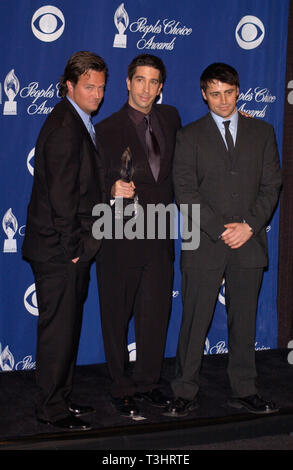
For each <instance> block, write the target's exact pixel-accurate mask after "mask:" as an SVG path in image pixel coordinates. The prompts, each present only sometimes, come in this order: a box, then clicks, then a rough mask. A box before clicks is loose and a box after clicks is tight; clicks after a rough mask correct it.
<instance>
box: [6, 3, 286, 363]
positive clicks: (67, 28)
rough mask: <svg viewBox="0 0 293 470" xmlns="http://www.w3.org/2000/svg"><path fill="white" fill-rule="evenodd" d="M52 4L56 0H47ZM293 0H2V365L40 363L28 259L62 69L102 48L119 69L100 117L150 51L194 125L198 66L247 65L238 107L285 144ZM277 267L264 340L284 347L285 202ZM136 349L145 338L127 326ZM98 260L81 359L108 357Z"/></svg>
mask: <svg viewBox="0 0 293 470" xmlns="http://www.w3.org/2000/svg"><path fill="white" fill-rule="evenodd" d="M49 2H50V0H49ZM288 2H289V0H282V1H280V0H237V1H234V2H231V1H230V0H222V1H221V2H218V0H210V1H209V2H204V1H203V0H180V1H176V0H148V1H147V2H146V1H145V0H125V2H124V3H121V1H120V0H87V1H86V3H85V2H84V0H75V1H72V0H54V1H52V2H50V3H49V4H48V2H44V1H40V0H10V1H4V0H1V1H0V23H1V33H0V37H1V44H0V51H1V69H0V120H1V126H0V138H1V172H0V220H2V229H1V230H0V274H1V282H0V370H7V371H8V370H19V369H28V368H34V366H35V339H36V326H37V315H38V309H37V302H36V296H35V288H34V279H33V276H32V272H31V270H30V267H29V265H28V264H27V263H25V262H24V261H23V260H22V258H21V245H22V241H23V236H24V232H25V223H26V210H27V204H28V201H29V197H30V192H31V187H32V181H33V169H34V146H35V142H36V139H37V136H38V134H39V131H40V128H41V126H42V124H43V122H44V120H45V119H46V116H47V115H48V114H49V113H50V111H51V109H52V108H53V106H54V105H55V104H56V103H57V102H58V100H59V95H58V85H57V84H58V79H59V77H60V75H61V74H62V73H63V70H64V66H65V63H66V61H67V59H68V58H69V56H70V55H71V54H72V53H73V52H75V51H77V50H91V51H94V52H96V53H98V54H99V55H101V56H102V57H103V58H104V59H105V60H106V62H107V65H108V67H109V80H108V84H107V88H106V93H105V100H104V103H103V105H102V107H101V109H100V111H99V113H98V115H97V116H96V118H95V119H96V121H99V120H101V119H102V118H104V117H106V116H108V115H110V114H111V113H112V112H114V111H116V110H117V109H118V108H120V107H121V106H122V105H123V104H124V102H125V101H126V100H127V90H126V84H125V79H126V74H127V66H128V63H129V62H130V61H131V60H132V58H133V57H135V56H136V55H138V54H140V53H144V52H147V53H152V54H157V55H158V56H160V57H161V58H162V59H163V61H164V62H165V65H166V68H167V81H166V84H165V86H164V89H163V93H162V96H161V100H162V102H164V103H168V104H172V105H174V106H176V107H177V108H178V110H179V112H180V115H181V118H182V123H183V124H187V123H189V122H190V121H192V120H195V119H197V118H198V117H200V116H201V115H203V114H204V113H206V112H207V108H206V105H205V104H204V103H203V101H202V99H201V94H200V89H199V76H200V74H201V72H202V70H203V69H204V68H205V67H206V66H207V65H209V64H210V63H211V62H215V61H223V62H227V63H229V64H231V65H233V66H234V67H235V68H236V69H237V70H238V71H239V75H240V89H241V90H240V91H241V94H240V97H239V108H241V109H243V110H244V111H246V112H248V113H250V114H252V115H253V116H254V117H257V118H260V119H265V120H267V121H269V122H270V123H272V124H273V125H274V127H275V131H276V135H277V140H278V144H279V149H280V153H281V142H282V129H283V102H284V80H285V68H286V42H287V23H288V7H289V5H288ZM267 234H268V239H269V251H270V253H269V255H270V265H269V269H268V271H266V273H265V276H264V281H263V286H262V290H261V294H260V299H259V309H258V317H257V337H256V348H257V349H262V348H274V347H276V345H277V334H278V332H277V311H276V292H277V260H278V252H277V251H278V210H277V211H276V213H275V215H274V217H273V219H272V221H271V222H270V223H269V225H268V227H267ZM179 253H180V242H179V241H177V242H176V261H175V281H174V290H173V309H172V315H171V320H170V327H169V333H168V339H167V345H166V356H174V355H175V353H176V345H177V338H178V331H179V327H180V321H181V293H180V271H179ZM129 349H130V357H131V359H134V358H135V338H134V335H133V328H132V325H131V329H130V334H129ZM226 351H227V335H226V311H225V284H224V283H223V286H222V288H221V291H220V293H219V299H218V303H217V306H216V311H215V316H214V320H213V323H212V326H211V329H210V331H209V334H208V337H207V341H206V349H205V353H206V354H214V353H222V352H226ZM104 361H105V357H104V348H103V340H102V335H101V329H100V317H99V305H98V294H97V285H96V278H95V270H94V268H93V269H92V276H91V284H90V291H89V297H88V300H87V302H86V306H85V312H84V323H83V329H82V336H81V342H80V348H79V355H78V364H90V363H99V362H104Z"/></svg>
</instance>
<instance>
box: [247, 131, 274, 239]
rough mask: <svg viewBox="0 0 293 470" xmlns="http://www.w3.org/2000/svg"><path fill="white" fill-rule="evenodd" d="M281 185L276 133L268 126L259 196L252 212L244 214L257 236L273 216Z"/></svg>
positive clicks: (251, 209)
mask: <svg viewBox="0 0 293 470" xmlns="http://www.w3.org/2000/svg"><path fill="white" fill-rule="evenodd" d="M281 183H282V180H281V169H280V162H279V154H278V148H277V143H276V137H275V132H274V129H273V127H272V126H268V135H267V138H266V143H265V147H264V152H263V165H262V175H261V180H260V184H259V190H258V195H257V197H256V199H255V202H254V204H253V205H252V206H251V208H250V210H248V211H247V212H246V213H244V214H243V218H244V220H245V221H246V222H247V223H248V224H249V225H250V227H251V228H252V229H253V231H254V233H256V234H257V233H258V232H259V231H260V230H261V229H262V228H263V227H264V226H265V225H266V224H267V222H268V221H269V219H270V217H271V216H272V214H273V211H274V208H275V206H276V204H277V201H278V197H279V192H280V187H281Z"/></svg>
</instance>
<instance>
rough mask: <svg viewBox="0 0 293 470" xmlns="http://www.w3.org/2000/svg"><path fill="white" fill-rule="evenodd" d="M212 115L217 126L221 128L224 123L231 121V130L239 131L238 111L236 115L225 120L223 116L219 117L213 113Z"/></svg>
mask: <svg viewBox="0 0 293 470" xmlns="http://www.w3.org/2000/svg"><path fill="white" fill-rule="evenodd" d="M211 115H212V117H213V119H214V120H215V121H216V124H217V125H218V126H219V127H220V126H223V127H224V125H223V121H230V126H231V128H234V129H237V124H238V110H236V111H235V113H234V114H232V116H231V117H230V118H229V119H225V118H223V117H222V116H218V114H215V113H213V111H211Z"/></svg>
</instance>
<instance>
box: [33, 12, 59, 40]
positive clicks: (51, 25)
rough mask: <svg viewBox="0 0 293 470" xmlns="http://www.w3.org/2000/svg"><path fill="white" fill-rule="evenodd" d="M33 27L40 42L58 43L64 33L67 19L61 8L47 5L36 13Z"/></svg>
mask: <svg viewBox="0 0 293 470" xmlns="http://www.w3.org/2000/svg"><path fill="white" fill-rule="evenodd" d="M31 27H32V32H33V33H34V35H35V36H36V37H37V38H38V39H39V40H40V41H44V42H52V41H56V39H58V38H60V36H61V34H62V33H63V31H64V28H65V18H64V16H63V13H62V11H61V10H59V8H56V7H54V6H52V5H46V6H44V7H41V8H39V9H38V10H37V11H36V12H35V13H34V15H33V17H32V22H31Z"/></svg>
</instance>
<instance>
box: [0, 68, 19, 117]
mask: <svg viewBox="0 0 293 470" xmlns="http://www.w3.org/2000/svg"><path fill="white" fill-rule="evenodd" d="M3 88H4V91H5V94H6V96H7V98H8V101H5V103H4V108H3V114H5V115H16V114H17V103H16V101H14V98H15V97H16V95H17V93H18V92H19V80H18V78H17V76H16V75H15V73H14V69H12V70H10V72H9V73H8V74H7V75H6V78H5V80H4V85H3Z"/></svg>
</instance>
